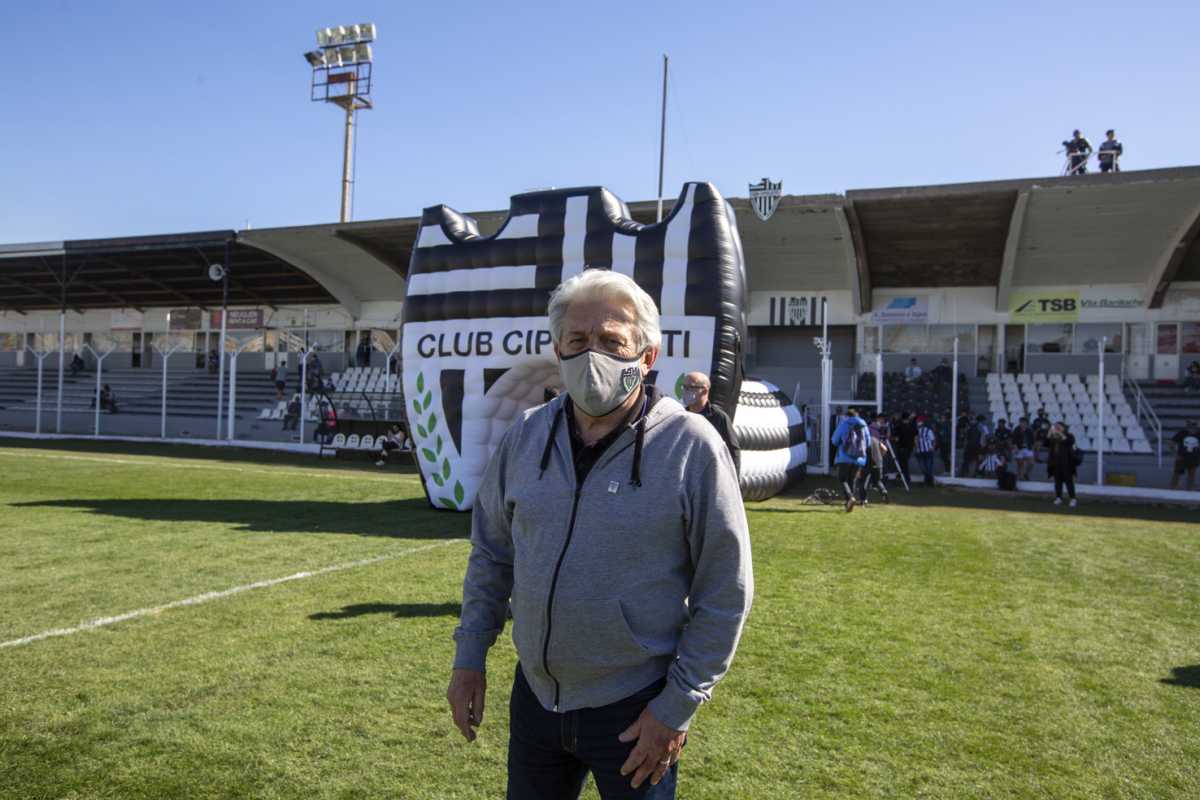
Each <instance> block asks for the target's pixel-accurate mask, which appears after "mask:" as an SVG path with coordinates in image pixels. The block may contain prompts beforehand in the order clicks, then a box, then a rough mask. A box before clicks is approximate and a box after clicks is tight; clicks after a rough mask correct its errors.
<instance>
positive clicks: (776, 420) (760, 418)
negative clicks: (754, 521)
mask: <svg viewBox="0 0 1200 800" xmlns="http://www.w3.org/2000/svg"><path fill="white" fill-rule="evenodd" d="M733 429H734V431H735V432H736V433H737V437H738V443H739V444H740V445H741V448H742V496H743V497H744V498H745V499H747V500H766V499H767V498H768V497H773V496H774V495H776V494H779V493H780V492H781V491H783V490H784V489H785V488H787V486H788V485H789V484H790V483H791V482H792V481H794V480H796V479H798V478H802V477H804V474H805V471H806V465H807V464H808V444H807V443H806V437H805V430H804V418H803V416H802V415H801V414H800V410H799V409H798V408H796V406H795V405H794V404H793V403H792V400H791V399H790V398H789V397H788V396H787V395H786V394H784V393H783V392H782V391H780V390H779V387H778V386H776V385H775V384H773V383H769V382H768V381H760V380H752V379H749V378H747V379H746V380H743V381H742V388H741V393H740V395H739V396H738V405H737V415H736V416H735V417H734V418H733Z"/></svg>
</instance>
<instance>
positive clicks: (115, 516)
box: [0, 444, 1200, 800]
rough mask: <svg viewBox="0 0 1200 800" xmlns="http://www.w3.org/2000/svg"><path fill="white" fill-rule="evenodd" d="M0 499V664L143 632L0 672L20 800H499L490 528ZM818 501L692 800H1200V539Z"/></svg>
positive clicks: (1081, 515)
mask: <svg viewBox="0 0 1200 800" xmlns="http://www.w3.org/2000/svg"><path fill="white" fill-rule="evenodd" d="M0 475H3V480H0V643H9V642H13V641H17V640H23V639H26V638H27V637H32V636H36V635H38V634H40V633H43V632H46V631H52V630H56V629H60V630H61V629H70V628H73V627H75V626H78V625H80V623H84V622H86V621H89V620H93V619H96V618H103V617H112V616H116V615H120V614H123V613H126V612H132V611H138V610H146V613H142V614H139V615H137V616H133V617H131V618H128V619H125V620H123V621H118V622H115V623H113V624H109V625H105V626H101V627H96V628H93V629H88V630H83V631H79V632H77V633H68V634H66V635H56V636H51V637H49V638H42V639H37V640H34V641H29V642H27V643H23V644H10V645H8V646H0V797H3V798H21V799H22V800H26V799H33V798H126V797H134V798H155V800H160V799H162V798H234V797H255V798H349V797H356V798H357V797H363V798H373V797H398V798H490V797H499V796H502V794H503V782H504V753H505V743H506V730H507V699H508V688H509V682H510V680H511V674H512V670H513V667H514V664H515V656H514V652H513V648H512V645H511V642H510V641H509V640H508V639H507V637H504V638H502V639H501V642H500V643H499V644H498V645H497V647H496V648H495V649H494V650H493V653H492V658H491V661H490V665H489V669H490V676H491V689H490V694H489V704H488V714H487V718H486V719H485V724H484V726H483V728H482V729H481V735H480V740H479V741H478V742H476V743H475V744H473V745H468V744H466V743H465V742H463V741H462V740H461V739H460V738H459V737H458V734H457V732H456V731H454V729H453V728H452V726H451V724H450V720H449V716H448V713H447V711H446V708H445V701H444V699H443V694H444V690H445V683H446V679H447V676H448V668H449V664H450V660H451V653H452V642H451V638H450V634H451V631H452V630H453V627H454V625H455V621H456V618H457V614H458V601H459V599H460V585H461V580H462V573H463V569H464V566H465V559H466V555H467V543H466V541H465V537H466V534H467V526H468V519H467V517H466V516H464V515H456V514H450V513H442V512H433V511H430V510H428V509H427V507H426V504H425V500H424V497H423V495H422V493H421V489H420V485H419V483H418V482H417V479H416V477H415V476H414V475H412V474H402V473H400V472H397V471H390V472H388V473H383V472H379V471H373V470H370V469H369V468H364V467H362V466H353V465H345V464H341V463H339V464H336V465H328V466H326V465H318V464H317V462H316V461H315V460H313V459H311V458H307V459H302V458H297V457H290V456H275V455H265V454H250V453H233V452H230V451H201V450H198V449H196V450H192V449H178V448H177V449H160V448H157V447H152V446H146V447H141V448H131V446H123V449H122V451H121V452H119V453H118V452H115V451H113V450H111V449H108V448H106V447H104V446H101V445H83V444H70V445H67V444H64V445H60V446H58V447H52V446H45V445H43V446H38V447H34V446H15V445H6V446H3V447H0ZM813 485H814V484H813V483H812V482H810V483H809V484H808V485H807V486H806V487H804V488H802V489H801V494H803V493H806V491H807V490H808V489H811V488H812V486H813ZM800 496H801V495H800V494H798V495H797V496H796V497H791V498H777V499H775V500H771V501H768V502H766V503H761V504H755V505H753V506H751V508H750V525H751V534H752V538H753V546H754V559H755V574H756V582H757V596H756V600H755V607H754V611H753V613H752V615H751V617H750V620H749V623H748V625H747V629H746V634H745V637H744V639H743V643H742V646H741V649H740V650H739V652H738V656H737V659H736V660H735V662H734V665H733V669H732V671H731V672H730V674H729V676H728V677H727V678H726V680H725V681H724V682H723V683H722V684H721V685H720V686H719V687H718V689H717V692H716V695H715V698H714V700H713V702H712V703H711V704H710V705H709V706H707V707H706V708H704V709H702V710H701V712H700V714H699V716H698V718H697V721H696V722H695V724H694V726H693V729H692V736H691V740H690V742H689V744H688V747H687V749H686V751H685V753H684V758H683V762H682V764H681V772H680V776H681V786H680V792H679V796H680V797H682V798H689V799H691V798H696V799H699V798H755V799H756V800H762V799H763V798H857V797H865V798H873V797H896V798H900V797H923V798H924V797H928V798H956V799H957V798H975V797H979V798H1018V797H1020V798H1045V797H1050V798H1138V800H1141V799H1142V798H1194V797H1200V613H1198V609H1200V588H1198V583H1197V577H1198V575H1200V525H1197V524H1196V512H1194V511H1190V512H1189V511H1169V510H1164V509H1153V508H1144V507H1143V508H1134V507H1126V506H1117V505H1102V504H1085V505H1083V506H1081V507H1080V508H1078V509H1075V510H1073V511H1067V510H1053V509H1051V507H1050V506H1048V504H1047V503H1046V502H1045V501H1044V500H1026V499H1017V498H993V497H986V496H985V497H980V496H972V495H967V494H962V493H957V492H951V491H947V490H914V493H913V494H912V495H911V496H908V497H903V498H900V499H899V502H897V503H894V504H892V505H890V506H887V507H875V506H872V507H871V508H869V509H865V510H862V511H856V512H855V513H854V514H849V515H847V514H845V513H843V512H841V511H839V510H838V509H836V508H834V507H825V506H809V505H804V504H802V503H801V502H800V499H799V498H800ZM331 566H337V567H344V568H339V569H336V570H333V571H327V572H317V571H318V570H321V569H323V568H327V567H331ZM314 572H317V574H310V575H308V576H306V577H297V578H296V579H294V580H290V581H287V582H282V583H278V584H274V585H269V586H262V587H260V588H256V589H250V590H246V591H241V592H238V593H233V594H229V595H222V596H213V597H210V598H209V599H208V600H207V601H206V602H203V603H199V604H195V605H182V606H173V607H170V608H163V606H164V605H166V604H168V603H171V602H172V601H177V600H182V599H186V598H192V597H196V596H200V595H204V594H205V593H208V592H219V591H222V590H227V589H231V588H233V587H239V586H242V585H245V584H250V583H254V582H259V581H267V580H272V579H278V578H284V577H288V576H297V575H300V574H302V573H314ZM588 791H589V794H588V796H589V797H594V796H595V794H594V792H593V791H592V790H591V789H589V790H588Z"/></svg>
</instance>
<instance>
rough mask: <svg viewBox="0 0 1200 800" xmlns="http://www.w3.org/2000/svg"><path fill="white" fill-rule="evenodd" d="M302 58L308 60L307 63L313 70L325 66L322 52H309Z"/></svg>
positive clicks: (323, 52)
mask: <svg viewBox="0 0 1200 800" xmlns="http://www.w3.org/2000/svg"><path fill="white" fill-rule="evenodd" d="M304 57H305V58H307V59H308V63H309V64H311V65H312V66H313V69H317V68H318V67H323V66H325V51H323V50H309V51H308V52H307V53H305V54H304Z"/></svg>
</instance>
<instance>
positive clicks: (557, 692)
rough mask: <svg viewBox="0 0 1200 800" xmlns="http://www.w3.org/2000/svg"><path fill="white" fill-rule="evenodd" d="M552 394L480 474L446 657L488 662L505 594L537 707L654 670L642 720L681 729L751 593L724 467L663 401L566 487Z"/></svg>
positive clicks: (571, 702) (560, 405) (693, 425)
mask: <svg viewBox="0 0 1200 800" xmlns="http://www.w3.org/2000/svg"><path fill="white" fill-rule="evenodd" d="M564 400H565V398H562V397H560V398H558V399H555V400H553V401H551V402H550V403H548V404H546V405H544V406H539V407H537V408H534V409H530V410H529V411H527V412H526V413H525V414H524V416H523V417H522V418H521V419H520V420H518V421H517V422H516V423H514V424H513V426H512V427H511V428H510V429H509V430H508V432H507V433H506V434H505V436H504V439H503V440H502V441H501V443H500V446H499V448H498V449H497V450H496V452H495V453H494V454H493V456H492V459H491V461H490V462H489V464H488V467H487V471H486V472H485V473H484V476H483V481H482V483H481V484H480V487H479V492H478V494H477V495H476V499H475V507H474V512H473V515H472V521H471V545H472V549H471V555H470V559H469V560H468V564H467V575H466V579H465V580H464V582H463V609H462V620H461V624H460V625H459V627H458V628H457V629H456V630H455V632H454V638H455V641H456V642H457V651H456V653H455V658H454V666H455V667H456V668H463V669H476V670H482V669H483V668H484V661H485V659H486V656H487V650H488V648H489V647H491V646H492V644H493V643H494V642H495V641H496V637H497V636H498V635H499V633H500V631H501V630H502V629H503V627H504V621H505V615H506V610H507V606H508V602H509V600H510V598H511V602H512V614H513V633H512V636H513V643H514V644H515V645H516V648H517V654H518V656H519V658H520V661H521V669H522V671H523V672H524V673H525V677H526V679H527V680H528V681H529V685H530V686H531V687H532V689H533V691H534V694H536V695H537V698H538V700H539V701H540V702H541V704H542V705H543V706H544V707H545V708H547V709H551V710H556V711H559V712H566V711H572V710H575V709H579V708H594V707H598V706H603V705H607V704H609V703H614V702H616V701H618V700H621V699H623V698H625V697H628V696H629V695H631V694H633V693H635V692H637V691H638V690H640V689H644V688H645V687H646V686H648V685H650V684H651V683H653V682H654V681H656V680H658V679H659V678H662V677H663V676H664V675H665V676H666V677H667V683H666V687H665V688H664V689H663V691H662V692H661V693H660V694H659V695H658V696H657V697H656V698H655V699H654V700H653V701H651V703H650V710H651V713H653V714H654V716H655V717H656V718H657V719H658V720H659V721H660V722H662V723H664V724H666V725H668V726H670V727H671V728H674V729H676V730H685V729H687V727H688V725H689V723H690V722H691V719H692V716H693V715H694V714H695V713H696V710H697V709H698V708H699V707H700V704H701V703H703V702H705V701H706V700H708V699H709V697H710V696H711V694H712V689H713V686H714V685H715V684H716V683H717V681H718V680H720V678H721V676H722V675H724V674H725V671H726V670H727V669H729V663H730V661H731V660H732V659H733V653H734V650H735V649H736V648H737V643H738V638H739V637H740V635H741V631H742V625H743V624H744V622H745V619H746V615H747V614H748V613H749V611H750V602H751V597H752V595H753V592H754V583H753V577H752V574H751V567H750V537H749V531H748V529H747V526H746V513H745V509H744V507H743V505H742V497H741V492H740V490H739V488H738V481H737V475H736V472H735V470H734V466H733V460H732V459H731V458H730V455H729V451H728V449H727V448H726V447H725V444H724V442H722V441H721V437H720V436H719V435H718V434H717V432H716V430H715V429H714V428H713V426H712V425H710V424H709V423H708V421H707V420H706V419H704V417H702V416H700V415H698V414H691V413H689V412H688V411H687V410H686V409H684V408H683V407H682V406H681V405H679V403H677V402H675V401H674V400H673V399H671V398H667V397H661V398H659V399H658V401H657V402H656V403H654V404H653V405H652V406H651V407H650V410H649V411H648V413H647V414H646V415H645V416H644V417H642V418H641V420H639V421H637V422H636V423H634V424H633V425H627V426H626V429H625V430H623V431H622V432H621V434H620V435H619V436H618V437H617V439H616V440H615V441H614V442H613V443H612V444H611V445H610V446H609V447H608V449H607V450H606V451H605V452H604V454H603V455H602V456H601V457H600V459H599V461H597V462H596V464H595V466H594V467H592V469H591V471H590V472H589V473H588V474H587V476H586V477H585V478H584V480H583V483H582V485H579V486H577V485H576V482H575V469H574V462H573V459H572V451H571V441H570V433H569V432H568V429H567V424H566V423H565V421H564V419H563V418H564V415H565V413H566V412H565V411H564ZM639 429H641V430H639Z"/></svg>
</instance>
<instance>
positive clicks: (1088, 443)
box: [1075, 436, 1092, 450]
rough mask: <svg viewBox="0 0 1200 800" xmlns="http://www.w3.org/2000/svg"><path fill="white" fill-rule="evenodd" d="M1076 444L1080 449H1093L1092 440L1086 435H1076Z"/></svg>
mask: <svg viewBox="0 0 1200 800" xmlns="http://www.w3.org/2000/svg"><path fill="white" fill-rule="evenodd" d="M1075 446H1076V447H1078V448H1079V449H1080V450H1091V449H1092V440H1091V439H1089V438H1088V437H1086V436H1076V437H1075Z"/></svg>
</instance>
